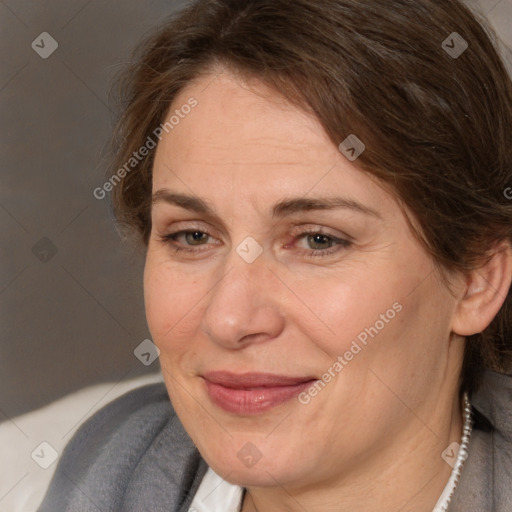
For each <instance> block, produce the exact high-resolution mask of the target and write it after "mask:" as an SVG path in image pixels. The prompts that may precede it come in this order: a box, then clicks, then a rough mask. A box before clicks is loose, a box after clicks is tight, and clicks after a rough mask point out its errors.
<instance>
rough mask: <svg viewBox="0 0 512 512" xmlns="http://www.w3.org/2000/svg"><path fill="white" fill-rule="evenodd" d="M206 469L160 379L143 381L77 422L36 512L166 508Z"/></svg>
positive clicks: (186, 490)
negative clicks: (75, 430) (75, 431)
mask: <svg viewBox="0 0 512 512" xmlns="http://www.w3.org/2000/svg"><path fill="white" fill-rule="evenodd" d="M205 470H206V467H205V463H204V461H202V459H201V457H200V456H199V453H198V452H197V449H196V448H195V446H194V445H193V443H192V441H191V440H190V438H189V437H188V435H187V434H186V432H185V430H184V429H183V426H182V425H181V422H180V421H179V419H178V417H177V416H176V413H175V412H174V409H173V408H172V405H171V402H170V400H169V397H168V394H167V390H166V388H165V386H164V384H161V383H159V384H152V385H149V386H144V387H141V388H138V389H135V390H133V391H130V392H129V393H127V394H125V395H123V396H121V397H120V398H118V399H116V400H115V401H113V402H111V403H110V404H108V405H107V406H105V407H104V408H103V409H101V410H100V411H99V412H97V413H96V414H95V415H94V416H93V417H92V418H90V419H89V420H88V421H86V422H85V423H84V424H83V425H82V426H81V428H80V429H79V430H78V432H77V433H76V434H75V436H74V437H73V438H72V440H71V441H70V442H69V444H68V445H67V447H66V449H65V451H64V453H63V456H62V458H61V461H60V463H59V465H58V467H57V470H56V473H55V476H54V478H53V480H52V483H51V485H50V488H49V490H48V493H47V495H46V497H45V499H44V501H43V503H42V505H41V507H40V509H39V512H46V511H55V510H59V511H62V512H64V511H66V512H67V511H69V512H72V511H75V510H76V511H80V512H88V511H89V510H90V511H91V512H92V511H93V510H94V511H96V510H102V511H105V512H106V511H112V512H113V511H117V510H123V511H127V512H128V511H130V510H138V509H139V510H142V509H147V510H155V511H158V510H168V507H169V503H172V500H174V501H176V500H178V501H179V500H183V499H184V498H183V496H182V495H183V493H185V494H186V493H187V492H190V489H193V488H194V487H196V485H197V484H198V483H199V480H200V477H201V476H202V473H204V471H205ZM141 493H142V495H141ZM146 494H148V495H147V496H146ZM169 500H171V501H169ZM165 502H167V503H165ZM141 506H142V508H140V507H141Z"/></svg>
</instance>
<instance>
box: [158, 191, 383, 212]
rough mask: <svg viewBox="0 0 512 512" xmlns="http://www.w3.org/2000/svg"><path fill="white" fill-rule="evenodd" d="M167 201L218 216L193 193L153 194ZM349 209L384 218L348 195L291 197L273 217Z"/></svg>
mask: <svg viewBox="0 0 512 512" xmlns="http://www.w3.org/2000/svg"><path fill="white" fill-rule="evenodd" d="M159 202H165V203H168V204H172V205H175V206H179V207H180V208H183V209H185V210H190V211H193V212H195V213H200V214H203V215H209V216H212V217H217V214H216V212H215V209H214V208H213V206H211V205H210V204H209V203H208V202H207V201H205V200H203V199H201V198H199V197H196V196H192V195H187V194H181V193H177V192H171V191H170V190H168V189H160V190H158V191H156V192H155V193H154V194H153V198H152V204H155V203H159ZM342 208H344V209H349V210H352V211H355V212H357V213H362V214H364V215H370V216H372V217H376V218H379V219H382V216H381V215H380V214H379V212H377V211H376V210H374V209H372V208H370V207H368V206H366V205H363V204H361V203H359V202H358V201H355V200H353V199H349V198H346V197H318V198H303V197H298V198H291V199H285V200H283V201H280V202H279V203H277V204H275V205H274V206H273V207H272V209H271V212H272V217H285V216H287V215H292V214H294V213H300V212H308V211H314V210H336V209H342Z"/></svg>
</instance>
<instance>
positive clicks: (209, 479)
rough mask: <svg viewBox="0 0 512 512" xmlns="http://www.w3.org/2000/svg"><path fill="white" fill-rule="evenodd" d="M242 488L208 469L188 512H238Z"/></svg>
mask: <svg viewBox="0 0 512 512" xmlns="http://www.w3.org/2000/svg"><path fill="white" fill-rule="evenodd" d="M242 495H243V487H239V486H238V485H233V484H230V483H228V482H226V480H223V479H222V478H221V477H220V476H219V475H217V473H215V471H213V469H212V468H210V467H209V468H208V470H207V471H206V473H205V475H204V477H203V479H202V480H201V484H200V485H199V488H198V489H197V492H196V494H195V496H194V500H193V501H192V504H191V505H190V508H189V509H188V512H240V509H241V507H242Z"/></svg>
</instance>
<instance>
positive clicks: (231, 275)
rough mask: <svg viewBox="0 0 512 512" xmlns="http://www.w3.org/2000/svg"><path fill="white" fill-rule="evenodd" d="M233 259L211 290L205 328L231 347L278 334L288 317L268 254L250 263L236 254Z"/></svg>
mask: <svg viewBox="0 0 512 512" xmlns="http://www.w3.org/2000/svg"><path fill="white" fill-rule="evenodd" d="M230 263H231V264H228V265H226V267H225V268H226V272H225V274H224V276H223V277H222V278H221V279H220V281H219V282H218V283H217V285H216V286H215V287H214V289H213V290H212V292H211V293H210V294H209V302H208V304H207V306H206V311H205V313H204V316H203V321H202V328H203V331H204V332H205V334H206V335H207V336H208V337H209V338H210V339H211V340H212V341H213V342H215V343H217V344H219V345H222V346H223V347H225V348H230V349H240V348H243V347H245V346H247V345H248V344H251V343H261V342H264V341H268V340H271V339H273V338H276V337H277V336H279V334H280V333H281V332H282V330H283V328H284V323H285V320H284V316H283V312H282V310H281V308H280V304H279V291H278V284H277V282H276V281H277V279H276V278H275V276H274V275H273V273H272V272H271V270H270V269H269V268H268V267H267V265H266V263H265V259H264V257H263V256H261V257H260V258H258V260H256V261H255V262H253V263H247V262H245V261H244V260H243V259H241V258H240V257H239V256H238V255H237V254H234V255H233V257H232V258H230Z"/></svg>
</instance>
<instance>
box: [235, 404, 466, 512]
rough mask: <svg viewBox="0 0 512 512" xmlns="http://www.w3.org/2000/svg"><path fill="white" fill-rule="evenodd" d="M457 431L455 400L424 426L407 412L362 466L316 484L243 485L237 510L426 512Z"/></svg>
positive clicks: (445, 472) (446, 471)
mask: <svg viewBox="0 0 512 512" xmlns="http://www.w3.org/2000/svg"><path fill="white" fill-rule="evenodd" d="M431 410H432V409H431ZM450 412H451V414H450ZM422 417H428V413H427V416H422ZM443 418H444V420H443ZM446 418H449V421H446ZM461 435H462V405H461V404H460V403H459V401H458V400H457V403H456V404H455V405H454V406H453V407H452V410H451V411H449V410H447V409H445V410H444V411H441V410H440V409H438V410H437V411H436V417H435V418H431V419H430V420H429V422H428V426H427V425H426V424H424V423H422V422H421V421H420V420H419V419H418V416H415V415H412V414H411V421H410V423H409V425H408V428H406V429H404V430H403V431H402V433H401V435H400V436H397V437H396V438H395V439H394V440H393V441H392V442H391V443H390V444H389V446H387V447H385V448H384V449H382V450H381V451H380V452H379V453H378V454H377V453H376V454H375V457H372V460H371V461H370V462H368V463H366V464H365V465H364V467H361V468H358V470H357V471H350V472H349V474H348V475H344V476H343V477H342V478H339V479H334V480H333V481H332V482H329V483H325V485H323V486H322V487H321V488H319V487H318V486H316V487H315V488H312V487H311V486H308V487H305V486H302V487H293V488H290V487H288V488H285V487H283V486H279V485H278V486H276V487H272V488H248V489H247V492H246V493H245V497H244V501H243V506H242V512H261V511H265V510H272V511H273V512H303V511H304V510H308V512H317V511H318V512H320V511H322V512H331V511H332V512H345V511H346V512H348V511H351V512H352V511H353V510H364V511H365V512H396V511H397V510H400V512H432V509H433V508H434V506H435V504H436V502H437V500H438V499H439V496H440V495H441V493H442V491H443V489H444V487H445V485H446V483H447V482H448V479H449V477H450V473H451V471H452V468H451V466H449V465H448V464H447V462H445V461H444V460H443V458H442V457H441V454H442V453H443V452H444V450H445V449H446V448H447V447H448V446H449V445H450V444H451V443H452V442H453V441H456V442H458V443H460V440H461Z"/></svg>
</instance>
